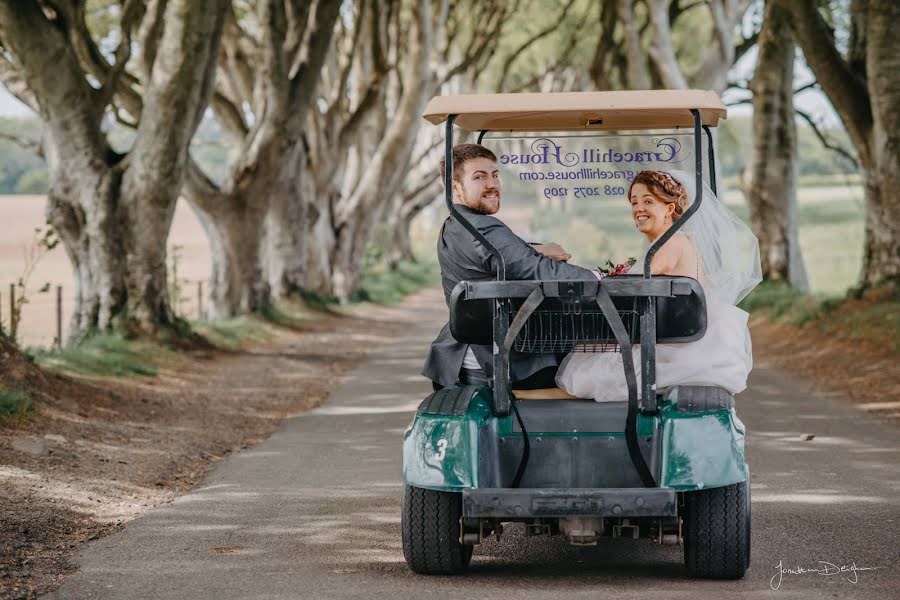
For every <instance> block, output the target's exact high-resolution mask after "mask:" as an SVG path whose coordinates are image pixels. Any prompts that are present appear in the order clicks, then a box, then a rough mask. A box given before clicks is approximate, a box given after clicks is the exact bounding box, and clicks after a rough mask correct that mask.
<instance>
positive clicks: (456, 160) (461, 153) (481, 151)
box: [441, 144, 497, 183]
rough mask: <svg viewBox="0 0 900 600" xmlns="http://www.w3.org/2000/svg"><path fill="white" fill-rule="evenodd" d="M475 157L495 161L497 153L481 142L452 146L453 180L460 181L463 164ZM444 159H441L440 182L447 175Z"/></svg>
mask: <svg viewBox="0 0 900 600" xmlns="http://www.w3.org/2000/svg"><path fill="white" fill-rule="evenodd" d="M475 158H487V159H489V160H492V161H494V162H497V155H496V154H494V153H493V152H491V151H490V150H488V149H487V148H485V147H484V146H482V145H481V144H457V145H455V146H453V180H454V181H458V182H460V183H462V176H463V165H464V164H466V163H467V162H469V161H470V160H472V159H475ZM444 162H445V159H443V158H442V159H441V183H443V182H444V179H446V177H447V173H446V168H447V167H446V165H445V164H444Z"/></svg>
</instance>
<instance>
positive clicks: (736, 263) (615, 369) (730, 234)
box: [556, 171, 762, 402]
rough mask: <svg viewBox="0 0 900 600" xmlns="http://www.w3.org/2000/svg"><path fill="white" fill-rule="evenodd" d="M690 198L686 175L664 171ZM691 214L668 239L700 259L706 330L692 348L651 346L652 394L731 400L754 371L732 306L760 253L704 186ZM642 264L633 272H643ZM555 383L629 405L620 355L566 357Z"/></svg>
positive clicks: (751, 278) (743, 321)
mask: <svg viewBox="0 0 900 600" xmlns="http://www.w3.org/2000/svg"><path fill="white" fill-rule="evenodd" d="M670 174H671V175H673V176H674V177H676V178H677V179H678V180H679V181H681V183H682V184H683V185H685V187H686V188H687V191H688V197H689V198H691V199H693V198H694V193H693V190H694V189H695V185H694V184H693V176H692V175H688V174H687V173H684V172H680V171H674V172H670ZM703 193H704V195H703V200H702V201H701V203H700V207H699V209H698V210H697V212H696V213H695V214H694V215H692V217H691V218H690V219H689V220H688V221H687V222H686V223H685V224H684V226H683V227H682V228H681V229H680V230H679V232H678V233H676V234H675V235H686V236H687V238H688V239H689V240H690V241H691V243H693V244H694V246H695V249H696V251H697V255H698V257H699V262H700V264H699V266H698V269H699V270H700V272H699V273H698V274H697V275H698V276H697V277H696V279H697V280H698V281H699V282H700V284H701V286H703V289H704V295H705V296H706V310H707V327H706V333H705V335H704V336H703V337H702V338H700V339H699V340H697V341H694V342H687V343H681V344H658V345H657V346H656V389H657V391H658V392H662V391H664V390H665V388H668V387H671V386H674V385H703V386H718V387H722V388H725V389H727V390H728V391H729V392H731V393H732V394H736V393H738V392H740V391H742V390H743V389H744V388H746V386H747V375H748V374H749V373H750V369H751V368H752V367H753V355H752V350H751V343H750V331H749V329H748V328H747V319H748V315H747V313H746V312H744V311H743V310H741V309H740V308H738V307H737V306H736V304H737V303H738V302H739V301H740V300H741V299H742V298H743V297H744V296H745V295H746V294H747V293H749V291H750V290H752V289H753V287H755V286H756V284H757V283H759V281H760V280H761V279H762V277H761V270H760V265H759V247H758V243H757V241H756V237H755V236H754V235H753V233H752V232H751V231H750V229H749V228H748V227H747V226H746V225H745V224H744V223H742V222H741V221H740V220H739V219H738V218H737V217H735V216H734V215H733V214H732V213H731V212H730V211H729V210H728V209H727V208H725V206H724V205H723V204H722V203H721V202H719V200H718V199H717V198H716V197H715V195H714V194H713V193H712V191H711V190H709V188H708V187H707V186H705V185H704V190H703ZM643 263H644V261H643V260H641V261H639V262H637V263H636V264H635V265H634V267H632V269H631V272H632V273H642V272H643ZM633 355H634V365H635V375H636V377H637V382H638V386H640V382H641V360H640V348H639V347H637V346H635V347H634V348H633ZM556 384H557V385H558V386H559V387H560V388H562V389H564V390H565V391H567V392H568V393H570V394H572V395H574V396H578V397H579V398H593V399H594V400H596V401H597V402H614V401H623V400H627V399H628V387H627V385H626V382H625V371H624V366H623V363H622V355H621V353H619V352H601V353H590V352H572V353H570V354H569V355H568V356H566V358H565V359H564V360H563V362H562V364H561V365H560V368H559V372H558V373H557V376H556Z"/></svg>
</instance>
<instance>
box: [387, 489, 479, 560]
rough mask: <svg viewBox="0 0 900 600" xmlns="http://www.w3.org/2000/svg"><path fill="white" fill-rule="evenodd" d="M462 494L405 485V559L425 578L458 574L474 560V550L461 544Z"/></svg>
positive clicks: (403, 533)
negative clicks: (427, 576) (426, 576)
mask: <svg viewBox="0 0 900 600" xmlns="http://www.w3.org/2000/svg"><path fill="white" fill-rule="evenodd" d="M461 516H462V494H460V493H456V492H438V491H434V490H426V489H423V488H417V487H414V486H411V485H404V486H403V508H402V514H401V519H400V521H401V523H400V526H401V530H402V537H403V556H404V558H405V559H406V564H408V565H409V568H410V569H412V570H413V571H414V572H416V573H419V574H422V575H455V574H458V573H462V572H464V571H465V570H466V569H467V568H468V566H469V562H470V561H471V559H472V547H471V546H464V545H462V544H460V542H459V519H460V517H461Z"/></svg>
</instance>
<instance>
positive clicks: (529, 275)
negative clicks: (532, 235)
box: [477, 215, 595, 280]
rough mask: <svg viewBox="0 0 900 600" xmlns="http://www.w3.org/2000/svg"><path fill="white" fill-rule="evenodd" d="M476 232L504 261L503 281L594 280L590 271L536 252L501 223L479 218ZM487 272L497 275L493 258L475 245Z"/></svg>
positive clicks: (495, 220) (482, 217)
mask: <svg viewBox="0 0 900 600" xmlns="http://www.w3.org/2000/svg"><path fill="white" fill-rule="evenodd" d="M478 220H479V223H478V225H477V226H478V229H479V230H480V231H481V232H482V233H483V234H484V237H486V238H487V240H488V241H489V242H490V243H491V244H492V245H493V246H494V247H495V248H497V250H498V251H499V252H500V256H502V257H503V259H504V261H505V262H506V278H507V279H511V280H517V279H518V280H528V279H551V280H552V279H594V278H595V276H594V274H593V272H591V271H589V270H588V269H584V268H582V267H579V266H576V265H570V264H568V263H565V262H562V261H559V260H553V259H552V258H548V257H546V256H544V255H543V254H541V253H540V252H538V251H537V250H535V249H534V248H533V247H532V246H531V245H530V244H528V243H527V242H525V241H524V240H523V239H522V238H520V237H519V236H517V235H516V234H515V233H513V232H512V230H511V229H510V228H509V227H507V226H506V224H504V223H503V222H502V221H500V220H499V219H497V218H495V217H488V216H484V215H482V216H481V218H480V219H478ZM478 251H479V253H480V255H481V257H482V260H483V263H484V267H485V270H486V271H489V272H491V273H497V265H496V259H495V258H494V255H493V254H491V253H490V252H488V251H487V249H486V248H484V247H482V246H481V245H480V244H479V245H478Z"/></svg>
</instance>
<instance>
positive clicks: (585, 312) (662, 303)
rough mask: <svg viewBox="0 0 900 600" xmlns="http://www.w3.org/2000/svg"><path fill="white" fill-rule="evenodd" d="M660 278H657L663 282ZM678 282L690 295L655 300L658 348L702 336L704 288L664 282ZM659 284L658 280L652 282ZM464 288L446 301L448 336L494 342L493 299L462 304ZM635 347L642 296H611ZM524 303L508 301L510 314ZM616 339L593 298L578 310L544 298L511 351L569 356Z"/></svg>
mask: <svg viewBox="0 0 900 600" xmlns="http://www.w3.org/2000/svg"><path fill="white" fill-rule="evenodd" d="M662 278H663V276H660V277H659V279H662ZM666 278H667V279H671V280H674V281H677V282H678V283H679V284H680V286H679V287H680V288H681V289H687V288H688V287H689V289H690V293H689V294H679V295H676V296H671V297H665V296H660V297H657V299H656V341H657V343H666V344H673V343H683V342H691V341H694V340H697V339H700V338H701V337H703V334H704V333H705V332H706V299H705V297H704V295H703V288H702V287H701V286H700V284H699V283H698V282H697V281H696V280H695V279H692V278H690V277H666ZM654 279H657V277H654ZM466 284H467V282H460V283H459V284H458V285H457V286H456V288H454V290H453V292H452V293H451V296H450V333H451V334H452V335H453V337H454V338H456V339H457V340H458V341H460V342H463V343H466V344H483V345H490V344H492V343H493V315H494V300H493V299H490V298H488V299H475V300H467V299H466ZM612 300H613V303H614V304H615V305H616V308H617V310H618V312H619V315H620V316H621V317H622V321H623V323H624V324H625V327H626V329H627V330H628V333H629V336H630V338H631V341H632V342H633V343H637V342H639V340H640V313H641V309H642V306H643V301H644V297H642V296H613V297H612ZM522 302H523V299H521V298H516V299H513V300H512V304H513V312H512V315H511V318H514V317H515V310H516V309H518V307H519V306H521V304H522ZM615 342H616V340H615V336H614V335H613V334H612V331H611V329H610V327H609V324H608V323H607V321H606V318H605V317H604V316H603V314H602V312H601V311H600V308H599V306H597V304H596V302H595V301H594V299H593V298H589V297H588V298H580V303H579V305H577V306H576V305H574V304H573V303H572V302H571V301H570V300H564V299H561V298H545V299H544V301H543V302H542V303H541V305H540V306H539V307H538V309H537V310H536V311H535V312H534V314H532V315H531V316H530V317H529V319H528V321H527V322H526V323H525V326H524V327H523V328H522V331H521V332H520V333H519V336H518V337H517V338H516V344H515V347H516V349H517V350H519V351H522V352H569V351H571V350H572V349H573V348H575V347H576V346H580V345H585V344H587V345H590V344H597V345H603V344H615Z"/></svg>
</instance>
